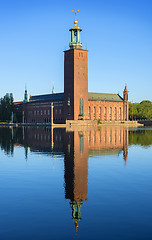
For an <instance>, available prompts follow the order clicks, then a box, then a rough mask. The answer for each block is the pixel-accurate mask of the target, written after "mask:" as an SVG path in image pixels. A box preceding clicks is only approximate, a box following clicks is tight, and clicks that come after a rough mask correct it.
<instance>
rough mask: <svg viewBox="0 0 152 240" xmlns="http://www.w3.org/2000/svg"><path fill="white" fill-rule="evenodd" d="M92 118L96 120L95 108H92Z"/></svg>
mask: <svg viewBox="0 0 152 240" xmlns="http://www.w3.org/2000/svg"><path fill="white" fill-rule="evenodd" d="M93 117H94V119H95V118H96V108H95V107H94V108H93Z"/></svg>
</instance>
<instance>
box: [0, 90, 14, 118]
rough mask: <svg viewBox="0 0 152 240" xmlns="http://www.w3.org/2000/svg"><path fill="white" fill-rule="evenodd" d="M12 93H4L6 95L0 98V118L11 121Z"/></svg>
mask: <svg viewBox="0 0 152 240" xmlns="http://www.w3.org/2000/svg"><path fill="white" fill-rule="evenodd" d="M13 101H14V99H13V94H12V93H6V95H5V96H4V97H2V98H0V120H1V121H11V117H12V112H13Z"/></svg>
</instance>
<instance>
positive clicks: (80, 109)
mask: <svg viewBox="0 0 152 240" xmlns="http://www.w3.org/2000/svg"><path fill="white" fill-rule="evenodd" d="M81 114H82V113H81V98H80V101H79V115H81Z"/></svg>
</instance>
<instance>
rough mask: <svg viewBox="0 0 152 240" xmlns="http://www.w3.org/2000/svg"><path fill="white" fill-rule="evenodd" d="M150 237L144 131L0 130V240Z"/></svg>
mask: <svg viewBox="0 0 152 240" xmlns="http://www.w3.org/2000/svg"><path fill="white" fill-rule="evenodd" d="M73 238H79V239H116V240H119V239H121V240H123V239H127V240H128V239H129V240H130V239H134V240H135V239H138V240H139V239H144V240H145V239H146V240H149V239H152V128H140V129H136V128H135V129H129V128H123V127H122V128H121V127H102V128H101V129H99V130H98V129H89V130H87V129H83V130H82V129H79V130H74V131H73V130H71V129H67V130H66V129H54V130H53V131H52V130H51V129H50V128H31V127H29V128H14V129H13V128H12V129H11V128H0V239H1V240H3V239H11V240H12V239H15V240H18V239H22V240H23V239H32V240H35V239H73Z"/></svg>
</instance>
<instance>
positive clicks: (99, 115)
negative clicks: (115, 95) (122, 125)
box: [99, 107, 101, 119]
mask: <svg viewBox="0 0 152 240" xmlns="http://www.w3.org/2000/svg"><path fill="white" fill-rule="evenodd" d="M99 118H100V119H101V107H99Z"/></svg>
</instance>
